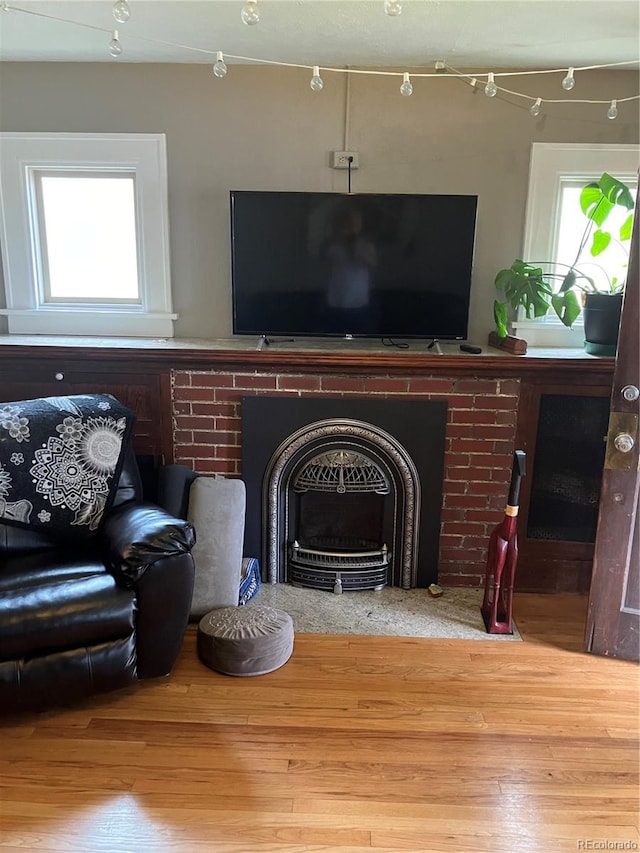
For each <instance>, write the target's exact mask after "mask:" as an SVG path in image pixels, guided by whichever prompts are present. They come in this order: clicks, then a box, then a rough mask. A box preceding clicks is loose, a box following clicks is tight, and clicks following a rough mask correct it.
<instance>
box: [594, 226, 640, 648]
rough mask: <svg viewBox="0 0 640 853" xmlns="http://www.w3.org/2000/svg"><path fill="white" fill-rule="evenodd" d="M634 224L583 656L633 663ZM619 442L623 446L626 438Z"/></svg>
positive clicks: (639, 477)
mask: <svg viewBox="0 0 640 853" xmlns="http://www.w3.org/2000/svg"><path fill="white" fill-rule="evenodd" d="M639 227H640V216H639V215H638V213H637V211H636V217H635V222H634V229H633V237H632V240H631V253H630V261H629V270H628V278H627V288H626V293H625V298H624V306H623V311H622V321H621V326H620V339H619V343H618V355H617V360H616V367H615V372H614V377H613V390H612V394H611V416H610V420H609V432H608V436H607V450H606V456H605V466H604V471H603V476H602V489H601V492H600V513H599V517H598V529H597V533H596V544H595V552H594V560H593V574H592V579H591V591H590V596H589V612H588V616H587V628H586V636H585V648H586V650H587V651H589V652H593V653H595V654H600V655H611V656H612V657H619V658H625V659H627V660H639V659H640V546H639V544H638V542H639V536H640V533H639V525H640V512H638V497H639V491H640V470H639V465H640V452H639V445H640V434H639V433H640V430H639V428H638V421H639V419H640V400H639V399H638V396H637V389H638V388H640V332H639V329H640V310H639V306H638V303H639V301H640V300H639V295H638V294H639V291H640V284H639V275H638V250H639V249H640V243H639V240H638V228H639ZM625 435H628V436H631V439H632V440H633V446H632V447H631V449H630V450H627V451H626V452H623V451H624V450H625V446H624V441H625V440H624V439H621V438H620V437H621V436H625ZM617 437H618V446H616V438H617ZM626 445H627V447H628V446H629V440H628V439H627V440H626ZM620 448H622V449H620Z"/></svg>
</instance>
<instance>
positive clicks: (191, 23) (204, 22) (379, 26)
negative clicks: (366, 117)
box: [0, 0, 640, 69]
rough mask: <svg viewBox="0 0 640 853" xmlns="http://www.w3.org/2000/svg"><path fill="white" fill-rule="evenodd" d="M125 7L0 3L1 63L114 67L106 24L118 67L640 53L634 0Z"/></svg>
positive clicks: (586, 61)
mask: <svg viewBox="0 0 640 853" xmlns="http://www.w3.org/2000/svg"><path fill="white" fill-rule="evenodd" d="M129 2H130V8H131V18H130V20H129V21H128V22H127V23H125V24H116V23H115V21H114V19H113V16H112V6H113V3H112V0H72V2H67V0H48V2H35V0H34V1H33V2H32V0H22V2H20V0H15V2H11V3H8V4H3V5H5V7H6V5H8V6H9V9H5V11H2V12H0V28H1V29H0V58H1V59H2V60H24V61H78V62H110V61H111V62H113V61H114V60H113V59H111V57H110V56H109V54H108V52H107V43H108V41H109V39H110V37H111V36H110V34H109V33H110V30H112V29H113V28H114V27H118V29H119V35H120V40H121V43H122V46H123V54H122V56H121V57H120V58H119V59H118V60H117V61H118V62H127V61H128V62H211V61H212V58H215V57H212V55H211V53H208V52H206V51H216V50H222V51H223V52H224V53H226V54H236V55H241V56H248V57H253V58H261V59H268V60H277V61H280V62H291V63H298V64H303V65H313V64H318V65H320V66H323V65H324V66H340V67H345V66H351V67H394V68H410V69H411V68H413V69H415V68H421V67H422V68H424V67H429V66H433V63H434V62H435V61H436V60H445V61H446V62H447V63H448V64H450V65H452V66H455V67H464V68H470V69H472V68H478V69H482V68H485V69H487V68H488V69H491V68H509V67H511V68H521V69H527V68H529V69H535V68H538V69H542V68H553V67H567V66H569V65H574V66H580V65H591V64H603V63H610V62H617V61H621V60H637V59H638V55H639V39H638V33H639V31H640V3H638V2H637V0H404V2H403V12H402V14H401V15H399V16H398V17H389V16H388V15H385V13H384V9H383V0H346V2H344V0H258V8H259V10H260V14H261V20H260V23H259V24H258V25H257V26H254V27H247V26H245V25H244V24H243V23H242V22H241V20H240V10H241V9H242V5H243V0H204V2H203V1H202V0H129ZM11 7H16V8H18V9H24V10H27V11H30V12H37V13H44V14H46V15H53V16H56V17H59V18H64V19H67V21H69V22H76V23H63V22H60V21H54V20H50V19H48V18H46V17H41V16H39V15H35V14H24V13H23V12H18V11H12V10H11ZM77 22H80V23H82V24H84V25H86V26H78V25H77ZM160 42H171V43H173V44H161V43H160ZM175 44H182V45H184V47H176V46H173V45H175ZM187 46H188V47H191V48H199V49H201V50H202V51H205V52H198V51H195V50H189V49H187ZM232 61H233V60H229V62H232Z"/></svg>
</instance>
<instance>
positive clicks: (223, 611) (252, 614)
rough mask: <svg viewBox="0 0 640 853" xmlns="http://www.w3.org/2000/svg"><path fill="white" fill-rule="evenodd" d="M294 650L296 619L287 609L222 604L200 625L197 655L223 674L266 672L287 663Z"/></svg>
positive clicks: (203, 618)
mask: <svg viewBox="0 0 640 853" xmlns="http://www.w3.org/2000/svg"><path fill="white" fill-rule="evenodd" d="M292 651H293V620H292V619H291V616H289V614H288V613H285V612H284V610H275V609H274V608H273V607H265V606H263V605H260V604H255V605H253V604H252V605H250V606H249V607H221V608H219V609H218V610H212V611H211V612H210V613H207V614H206V615H205V616H203V617H202V619H201V620H200V623H199V625H198V655H199V656H200V660H201V661H202V662H203V663H205V664H206V665H207V666H208V667H210V668H211V669H215V670H216V671H217V672H222V673H223V674H224V675H264V674H265V673H267V672H273V670H274V669H278V667H280V666H282V665H283V664H285V663H286V662H287V661H288V660H289V658H290V657H291V652H292Z"/></svg>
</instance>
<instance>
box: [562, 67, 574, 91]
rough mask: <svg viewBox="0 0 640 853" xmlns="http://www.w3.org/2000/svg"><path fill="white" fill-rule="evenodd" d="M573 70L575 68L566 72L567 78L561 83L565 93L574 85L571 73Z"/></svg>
mask: <svg viewBox="0 0 640 853" xmlns="http://www.w3.org/2000/svg"><path fill="white" fill-rule="evenodd" d="M575 70H576V69H575V68H569V70H568V71H567V76H566V77H565V78H564V80H563V81H562V88H563V89H565V90H566V91H567V92H570V91H571V90H572V89H573V87H574V86H575V85H576V81H575V80H574V79H573V72H574V71H575Z"/></svg>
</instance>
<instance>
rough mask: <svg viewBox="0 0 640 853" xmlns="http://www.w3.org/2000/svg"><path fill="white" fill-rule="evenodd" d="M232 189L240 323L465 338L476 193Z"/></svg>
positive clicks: (236, 323) (287, 329)
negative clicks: (345, 192) (370, 192)
mask: <svg viewBox="0 0 640 853" xmlns="http://www.w3.org/2000/svg"><path fill="white" fill-rule="evenodd" d="M230 197H231V273H232V276H231V278H232V294H233V331H234V334H239V335H274V336H278V335H280V336H283V335H286V336H292V335H293V336H305V335H311V336H324V335H332V336H341V337H379V338H418V337H419V338H437V339H464V338H466V336H467V325H468V316H469V292H470V288H471V272H472V266H473V249H474V238H475V224H476V209H477V202H478V198H477V196H473V195H390V194H389V195H387V194H384V195H383V194H368V193H367V194H355V195H352V194H350V195H344V194H341V193H325V192H266V191H246V190H234V191H231V193H230Z"/></svg>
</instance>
